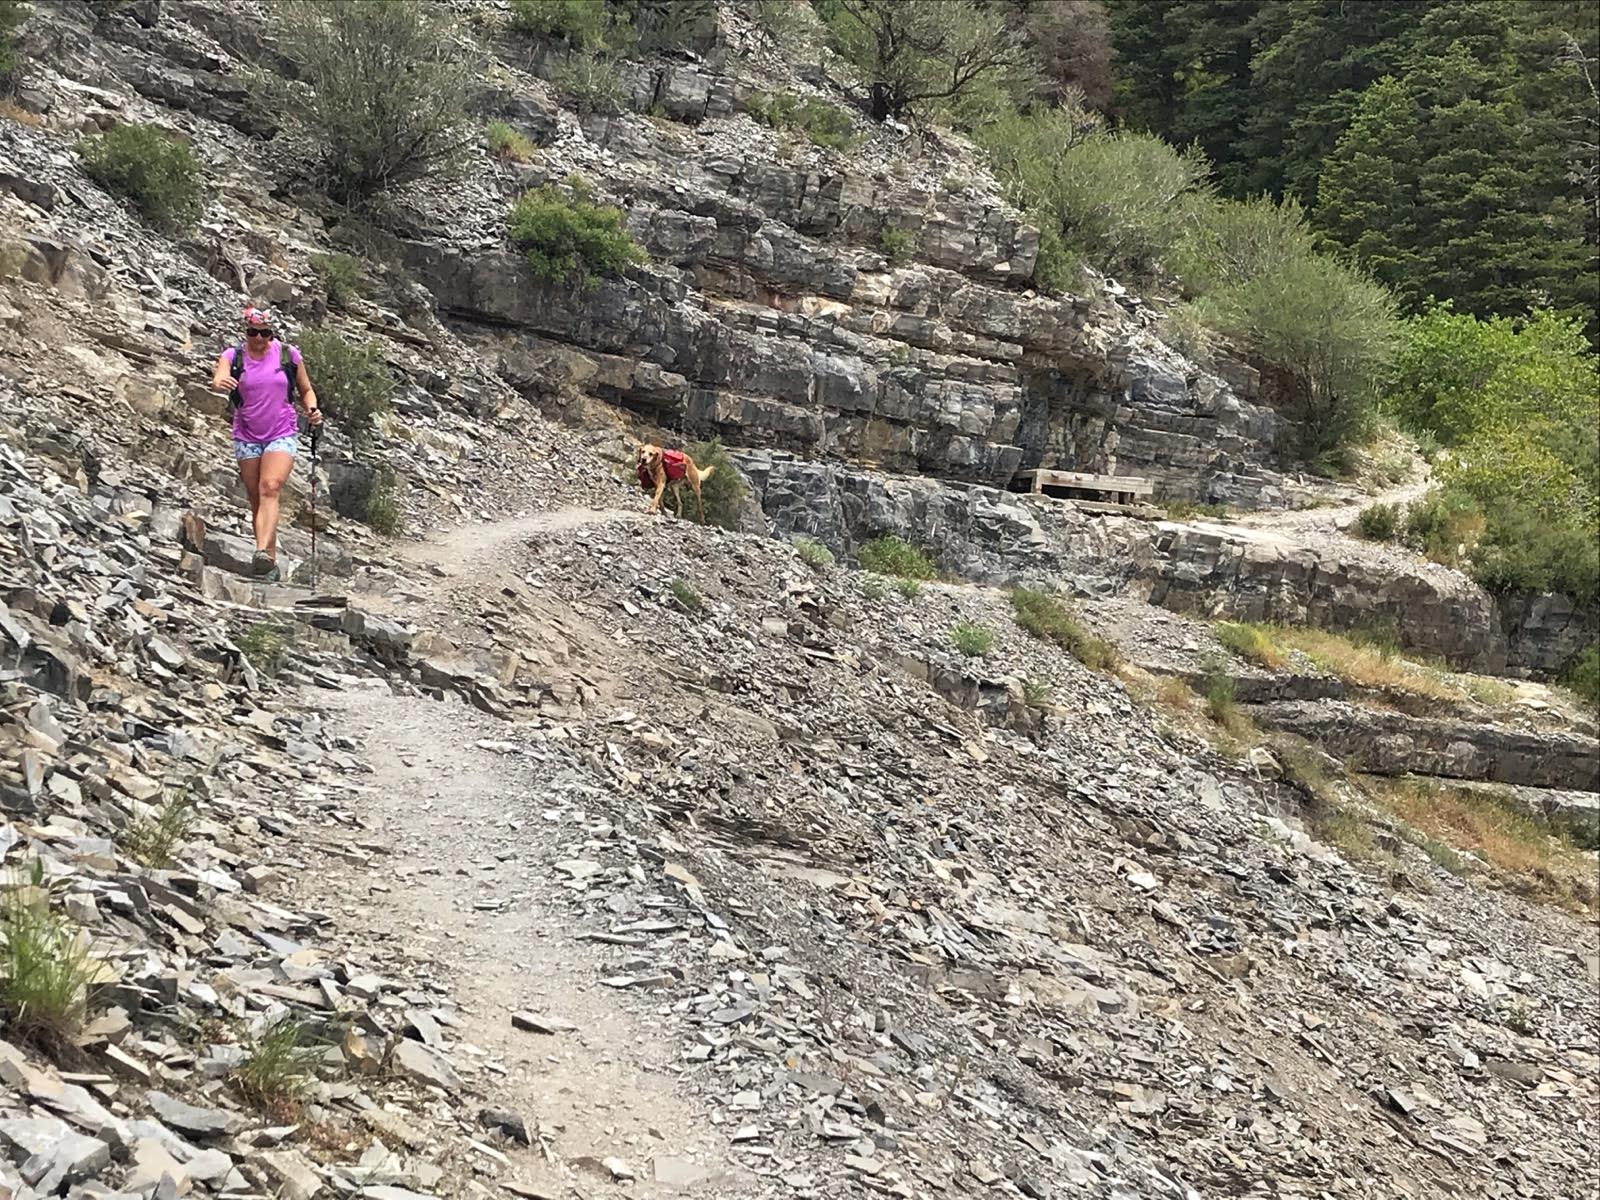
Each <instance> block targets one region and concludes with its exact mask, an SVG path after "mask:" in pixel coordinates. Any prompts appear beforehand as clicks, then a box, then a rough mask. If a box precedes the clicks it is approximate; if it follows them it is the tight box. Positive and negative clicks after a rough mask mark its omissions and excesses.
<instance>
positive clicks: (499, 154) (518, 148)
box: [483, 121, 538, 163]
mask: <svg viewBox="0 0 1600 1200" xmlns="http://www.w3.org/2000/svg"><path fill="white" fill-rule="evenodd" d="M483 144H484V146H485V148H487V149H488V151H489V153H490V154H492V155H494V156H495V157H496V158H498V159H501V160H503V161H506V162H518V163H525V162H532V161H533V158H534V156H535V155H536V154H537V153H538V148H537V147H535V146H534V144H533V142H532V141H530V140H529V139H528V138H527V137H526V136H525V135H523V134H521V133H518V132H517V131H516V130H515V129H513V128H512V127H511V126H510V125H508V124H507V123H506V122H504V121H490V122H489V123H488V124H487V125H485V126H484V127H483Z"/></svg>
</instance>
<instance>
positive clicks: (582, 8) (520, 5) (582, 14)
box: [511, 0, 611, 49]
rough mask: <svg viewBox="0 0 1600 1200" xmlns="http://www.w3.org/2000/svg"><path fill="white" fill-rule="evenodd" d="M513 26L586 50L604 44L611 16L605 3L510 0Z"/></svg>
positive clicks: (595, 1) (592, 0) (571, 0)
mask: <svg viewBox="0 0 1600 1200" xmlns="http://www.w3.org/2000/svg"><path fill="white" fill-rule="evenodd" d="M511 27H512V28H513V29H516V30H519V31H521V32H522V33H526V34H528V35H529V36H530V37H536V38H547V39H550V40H552V41H559V42H565V43H566V44H567V45H569V46H572V47H574V48H575V49H586V48H588V47H593V46H603V45H605V42H606V37H607V35H608V34H609V33H610V31H611V14H610V13H609V12H608V11H607V9H606V3H605V0H511Z"/></svg>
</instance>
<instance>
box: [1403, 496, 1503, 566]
mask: <svg viewBox="0 0 1600 1200" xmlns="http://www.w3.org/2000/svg"><path fill="white" fill-rule="evenodd" d="M1483 527H1484V520H1483V511H1482V510H1481V509H1480V508H1479V507H1478V502H1477V501H1476V500H1474V499H1473V498H1472V497H1471V496H1465V495H1462V494H1461V493H1459V492H1450V491H1446V490H1445V489H1443V488H1434V489H1433V490H1432V491H1430V492H1429V493H1428V494H1427V495H1426V496H1424V497H1423V498H1422V499H1421V500H1418V501H1417V502H1416V503H1414V504H1412V505H1411V507H1410V508H1408V509H1407V510H1406V523H1405V540H1406V543H1407V545H1410V546H1412V547H1414V548H1416V549H1418V550H1420V551H1422V553H1423V554H1426V555H1427V556H1428V557H1429V558H1431V559H1432V560H1433V561H1434V562H1436V563H1443V564H1444V565H1446V566H1451V567H1453V566H1456V565H1458V564H1459V563H1461V562H1463V561H1465V559H1466V557H1467V555H1469V554H1470V553H1471V552H1472V548H1473V546H1475V545H1477V542H1478V538H1479V537H1481V536H1482V535H1483Z"/></svg>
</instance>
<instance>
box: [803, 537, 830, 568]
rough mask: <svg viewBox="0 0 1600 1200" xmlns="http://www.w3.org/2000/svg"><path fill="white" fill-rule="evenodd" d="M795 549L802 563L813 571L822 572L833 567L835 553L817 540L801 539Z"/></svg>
mask: <svg viewBox="0 0 1600 1200" xmlns="http://www.w3.org/2000/svg"><path fill="white" fill-rule="evenodd" d="M794 548H795V551H796V553H798V554H799V555H800V561H801V562H803V563H805V564H806V566H808V567H810V568H811V569H812V570H813V571H821V570H823V569H824V568H826V567H831V566H832V565H833V551H832V550H829V549H828V548H827V547H826V546H824V545H823V544H822V543H821V542H819V541H817V539H816V538H808V537H803V538H799V539H797V540H796V541H795V544H794Z"/></svg>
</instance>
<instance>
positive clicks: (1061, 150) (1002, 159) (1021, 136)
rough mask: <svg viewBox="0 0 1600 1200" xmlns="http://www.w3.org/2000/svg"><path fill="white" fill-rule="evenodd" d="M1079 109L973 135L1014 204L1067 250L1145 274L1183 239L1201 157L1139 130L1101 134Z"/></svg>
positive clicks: (1201, 171) (1063, 254)
mask: <svg viewBox="0 0 1600 1200" xmlns="http://www.w3.org/2000/svg"><path fill="white" fill-rule="evenodd" d="M1097 124H1098V123H1097V122H1096V121H1095V120H1094V119H1093V118H1090V117H1089V116H1088V115H1087V114H1084V113H1082V112H1081V110H1073V109H1057V110H1050V111H1048V112H1043V113H1037V114H1029V115H1026V116H1024V115H1013V116H1010V117H1006V118H1003V119H1001V120H999V121H997V122H995V123H994V124H992V125H990V126H988V127H986V128H984V129H980V130H978V131H977V133H976V134H975V136H976V137H977V138H978V140H979V142H980V143H981V144H982V145H983V147H984V149H985V150H987V151H988V152H989V157H990V160H991V161H992V163H993V165H994V169H995V174H996V175H997V176H999V178H1000V179H1001V180H1002V181H1004V182H1005V184H1006V185H1007V189H1008V191H1009V192H1010V194H1011V196H1012V198H1013V199H1014V200H1016V201H1017V203H1019V204H1020V205H1021V206H1022V207H1023V208H1024V209H1026V210H1027V211H1028V213H1029V214H1030V215H1031V216H1032V217H1033V218H1034V219H1035V220H1036V221H1038V222H1039V227H1040V234H1041V255H1043V254H1044V238H1045V236H1046V235H1049V236H1053V237H1055V238H1056V239H1058V240H1059V247H1060V249H1059V250H1058V251H1057V252H1056V257H1057V258H1058V259H1063V258H1067V257H1070V255H1069V254H1068V253H1067V252H1072V251H1075V252H1076V253H1077V254H1079V255H1082V256H1085V257H1087V258H1089V259H1090V260H1091V261H1093V262H1094V263H1095V265H1096V266H1098V267H1101V268H1103V269H1105V270H1108V271H1111V272H1114V273H1124V272H1127V273H1131V274H1133V275H1135V276H1139V277H1149V276H1152V275H1154V274H1155V273H1156V269H1157V267H1158V265H1159V264H1160V263H1161V262H1162V261H1163V260H1164V259H1165V258H1166V257H1167V254H1168V252H1169V251H1170V250H1171V248H1172V247H1173V246H1174V245H1175V244H1176V243H1177V241H1178V239H1179V237H1180V235H1181V234H1182V232H1183V229H1184V226H1185V223H1186V220H1187V219H1188V217H1189V214H1190V212H1191V209H1190V207H1189V198H1190V197H1191V196H1192V195H1193V194H1194V193H1196V192H1200V191H1203V190H1204V189H1205V186H1206V184H1205V178H1206V169H1207V168H1206V163H1205V159H1204V158H1203V157H1202V156H1201V155H1200V154H1198V153H1197V152H1194V151H1186V152H1182V153H1180V152H1179V151H1177V150H1174V149H1173V148H1172V147H1171V146H1169V145H1167V144H1166V143H1165V142H1163V141H1162V140H1161V139H1160V138H1157V137H1153V136H1151V135H1149V134H1144V133H1118V134H1108V133H1105V132H1103V131H1100V130H1099V129H1098V128H1097Z"/></svg>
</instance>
